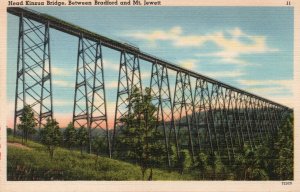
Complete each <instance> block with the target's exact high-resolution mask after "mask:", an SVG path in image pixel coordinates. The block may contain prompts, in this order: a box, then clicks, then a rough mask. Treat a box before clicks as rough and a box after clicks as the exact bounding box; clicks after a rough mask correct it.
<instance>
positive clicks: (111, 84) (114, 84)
mask: <svg viewBox="0 0 300 192" xmlns="http://www.w3.org/2000/svg"><path fill="white" fill-rule="evenodd" d="M115 88H118V82H117V81H110V82H108V83H105V89H115Z"/></svg>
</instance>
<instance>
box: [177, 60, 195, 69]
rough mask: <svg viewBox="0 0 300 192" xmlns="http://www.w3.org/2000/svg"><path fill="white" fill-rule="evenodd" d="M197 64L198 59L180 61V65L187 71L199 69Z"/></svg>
mask: <svg viewBox="0 0 300 192" xmlns="http://www.w3.org/2000/svg"><path fill="white" fill-rule="evenodd" d="M197 62H198V61H197V60H196V59H186V60H181V61H178V64H179V65H180V66H181V67H184V68H186V69H189V70H194V69H196V67H197Z"/></svg>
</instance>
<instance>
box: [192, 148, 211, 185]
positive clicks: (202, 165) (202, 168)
mask: <svg viewBox="0 0 300 192" xmlns="http://www.w3.org/2000/svg"><path fill="white" fill-rule="evenodd" d="M194 167H195V168H196V169H197V170H199V177H200V179H202V180H204V179H205V176H206V175H207V172H208V169H209V166H208V156H207V155H206V154H205V153H203V152H201V153H199V154H198V155H197V157H196V163H195V165H194Z"/></svg>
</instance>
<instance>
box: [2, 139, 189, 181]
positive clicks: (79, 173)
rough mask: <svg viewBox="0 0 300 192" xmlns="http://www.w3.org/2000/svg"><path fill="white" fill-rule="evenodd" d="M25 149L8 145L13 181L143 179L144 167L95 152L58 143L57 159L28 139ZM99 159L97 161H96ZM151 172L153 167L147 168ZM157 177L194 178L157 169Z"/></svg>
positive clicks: (19, 141)
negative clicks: (82, 152)
mask: <svg viewBox="0 0 300 192" xmlns="http://www.w3.org/2000/svg"><path fill="white" fill-rule="evenodd" d="M8 140H9V142H18V143H21V139H19V138H13V137H9V138H8ZM26 146H28V147H29V149H23V148H19V147H16V146H10V145H9V146H8V150H7V152H8V153H7V155H8V156H7V178H8V180H9V181H15V180H18V181H20V180H23V181H33V180H109V181H119V180H140V179H141V176H140V167H139V166H136V165H133V164H130V163H126V162H122V161H118V160H113V159H109V158H106V157H98V158H97V157H96V156H95V155H90V154H84V155H81V154H80V152H79V151H76V150H74V151H69V150H66V149H62V148H60V147H58V148H57V149H56V151H55V156H54V157H53V159H52V160H51V159H49V155H48V154H47V153H46V152H45V150H44V147H43V146H42V145H40V144H38V143H35V142H32V141H30V140H29V141H28V142H27V143H26ZM96 159H97V161H96ZM146 174H149V171H148V172H146ZM153 180H194V178H193V177H192V176H190V175H180V174H178V173H176V172H167V171H163V170H159V169H153Z"/></svg>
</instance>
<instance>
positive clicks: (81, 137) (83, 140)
mask: <svg viewBox="0 0 300 192" xmlns="http://www.w3.org/2000/svg"><path fill="white" fill-rule="evenodd" d="M76 140H77V144H78V146H79V147H80V153H81V155H82V153H83V149H84V147H86V146H87V144H88V142H89V134H88V131H87V129H86V128H85V127H83V126H81V127H80V128H79V129H78V130H77V132H76Z"/></svg>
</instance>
